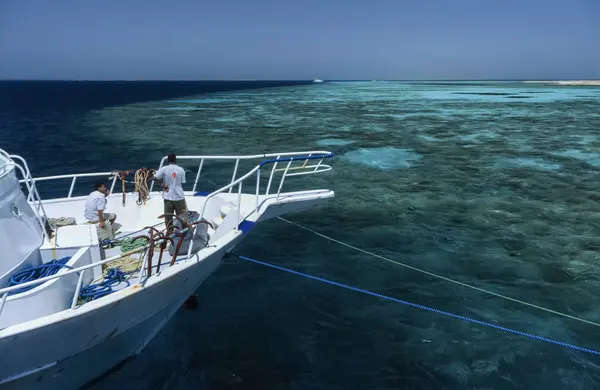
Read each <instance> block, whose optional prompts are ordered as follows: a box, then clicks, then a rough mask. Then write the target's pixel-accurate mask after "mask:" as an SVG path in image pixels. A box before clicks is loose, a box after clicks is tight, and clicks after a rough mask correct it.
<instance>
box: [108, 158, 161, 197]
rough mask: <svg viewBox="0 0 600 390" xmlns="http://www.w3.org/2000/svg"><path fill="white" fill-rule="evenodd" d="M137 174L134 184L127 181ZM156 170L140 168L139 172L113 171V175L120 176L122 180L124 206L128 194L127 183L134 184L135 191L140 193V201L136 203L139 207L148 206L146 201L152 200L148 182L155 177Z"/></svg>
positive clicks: (130, 170)
mask: <svg viewBox="0 0 600 390" xmlns="http://www.w3.org/2000/svg"><path fill="white" fill-rule="evenodd" d="M133 172H135V174H134V179H133V182H131V181H127V180H125V179H126V178H127V176H129V174H131V173H133ZM155 172H156V170H154V169H147V168H144V167H142V168H140V169H138V170H135V171H134V170H133V169H129V170H123V171H113V175H118V176H119V179H120V180H121V193H122V194H123V206H125V203H126V199H127V193H126V191H125V183H133V184H134V191H135V192H137V193H138V199H137V201H136V202H135V203H136V204H137V205H138V206H141V205H142V204H144V205H145V204H146V201H147V200H148V199H150V190H149V189H148V180H149V179H150V178H151V177H152V176H153V175H154V173H155Z"/></svg>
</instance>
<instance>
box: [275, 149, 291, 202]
mask: <svg viewBox="0 0 600 390" xmlns="http://www.w3.org/2000/svg"><path fill="white" fill-rule="evenodd" d="M293 161H294V160H293V159H292V160H290V162H289V163H288V164H287V166H286V167H285V171H283V175H281V181H280V182H279V188H278V189H277V198H276V199H279V193H280V192H281V187H283V181H284V180H285V176H286V175H287V173H288V170H289V169H290V165H292V162H293Z"/></svg>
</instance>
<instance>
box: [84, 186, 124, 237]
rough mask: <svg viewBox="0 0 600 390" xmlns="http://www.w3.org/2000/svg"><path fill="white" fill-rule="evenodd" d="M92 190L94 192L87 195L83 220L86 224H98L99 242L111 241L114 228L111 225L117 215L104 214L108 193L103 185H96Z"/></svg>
mask: <svg viewBox="0 0 600 390" xmlns="http://www.w3.org/2000/svg"><path fill="white" fill-rule="evenodd" d="M94 188H95V191H94V192H92V193H91V194H89V195H88V197H87V199H86V201H85V212H84V216H85V219H86V220H87V221H88V223H93V224H96V223H97V224H98V227H97V230H98V238H99V239H100V240H101V241H102V240H105V239H113V238H114V228H115V227H116V226H113V224H114V223H115V220H116V219H117V214H113V213H105V212H104V210H105V209H106V197H107V196H108V193H109V191H108V189H107V188H106V187H105V186H104V183H98V184H96V186H95V187H94Z"/></svg>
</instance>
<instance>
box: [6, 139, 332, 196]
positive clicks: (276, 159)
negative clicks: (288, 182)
mask: <svg viewBox="0 0 600 390" xmlns="http://www.w3.org/2000/svg"><path fill="white" fill-rule="evenodd" d="M16 157H18V156H16ZM307 157H308V158H309V159H311V160H316V159H318V160H319V162H318V164H316V165H311V166H303V167H290V166H288V167H286V168H287V169H284V168H280V169H278V168H277V165H278V163H281V162H287V161H290V162H291V161H292V160H293V161H307V159H306V158H307ZM331 157H333V154H332V153H331V152H328V151H322V150H314V151H302V152H286V153H265V154H256V155H246V156H212V155H207V156H177V160H199V165H198V170H197V172H196V177H195V180H194V185H193V187H192V192H196V189H197V188H198V183H199V181H200V178H201V175H202V170H203V167H204V165H205V162H206V161H231V162H234V167H233V173H232V176H231V180H230V183H229V185H228V186H226V187H227V190H228V192H229V193H231V192H232V190H233V186H234V185H235V184H233V183H234V182H235V183H236V184H237V183H238V181H237V177H236V176H237V174H238V169H239V166H240V162H241V161H246V160H263V161H261V162H259V164H261V165H265V164H267V163H272V164H273V167H272V169H271V172H270V176H269V181H268V183H267V191H266V194H269V191H270V188H271V185H272V181H273V177H274V175H275V173H277V172H281V171H285V175H284V176H285V177H291V176H300V175H306V174H311V173H316V172H322V171H325V170H329V169H331V166H329V165H326V164H322V160H323V159H327V158H331ZM18 158H20V157H18ZM290 158H291V159H292V160H288V159H290ZM265 159H267V160H265ZM21 160H22V161H23V163H24V164H25V167H26V169H25V170H24V172H23V179H21V180H20V183H22V184H26V187H27V190H28V196H27V200H28V201H29V202H37V203H39V204H40V207H41V208H43V206H41V199H40V196H39V193H38V191H37V188H36V183H39V182H47V181H57V180H67V179H70V180H71V184H70V187H69V191H68V193H67V196H66V197H67V198H71V197H73V193H74V190H75V185H76V183H77V180H78V179H81V178H93V177H96V178H100V177H102V178H108V180H110V192H111V194H112V193H114V189H115V185H116V183H117V181H118V180H119V174H118V171H111V172H94V173H72V174H65V175H54V176H44V177H36V178H33V177H31V173H30V172H29V169H28V168H27V165H26V163H25V160H23V159H21ZM166 160H167V157H166V156H165V157H163V158H162V160H161V162H160V165H159V168H161V167H162V166H164V164H165V162H166ZM257 167H258V165H257V166H255V167H254V169H256V168H257ZM310 168H314V170H313V171H312V172H311V171H310ZM297 170H304V172H295V171H297ZM282 179H283V177H282ZM153 188H154V182H152V183H150V188H149V191H150V192H152V190H153ZM279 190H281V187H280V188H279ZM218 191H219V190H218Z"/></svg>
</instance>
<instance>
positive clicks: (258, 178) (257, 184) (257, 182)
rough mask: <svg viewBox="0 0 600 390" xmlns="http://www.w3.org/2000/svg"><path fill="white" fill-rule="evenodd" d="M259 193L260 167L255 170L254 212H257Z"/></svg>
mask: <svg viewBox="0 0 600 390" xmlns="http://www.w3.org/2000/svg"><path fill="white" fill-rule="evenodd" d="M259 194H260V168H258V170H257V171H256V212H257V213H258V197H259Z"/></svg>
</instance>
